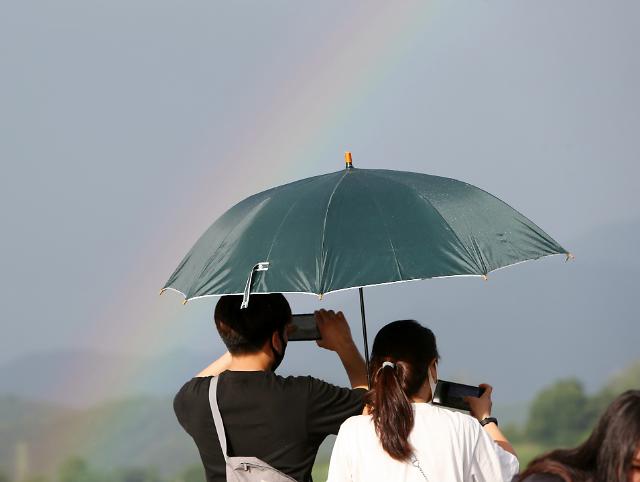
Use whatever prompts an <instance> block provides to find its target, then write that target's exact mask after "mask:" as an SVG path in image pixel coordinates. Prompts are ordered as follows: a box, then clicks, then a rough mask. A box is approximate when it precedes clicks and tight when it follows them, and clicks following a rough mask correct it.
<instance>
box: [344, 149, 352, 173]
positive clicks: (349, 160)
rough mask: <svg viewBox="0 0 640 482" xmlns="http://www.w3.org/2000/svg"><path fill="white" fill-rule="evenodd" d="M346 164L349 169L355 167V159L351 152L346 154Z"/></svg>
mask: <svg viewBox="0 0 640 482" xmlns="http://www.w3.org/2000/svg"><path fill="white" fill-rule="evenodd" d="M344 163H345V164H346V167H347V169H349V168H351V167H353V159H352V157H351V153H350V152H349V151H347V152H345V153H344Z"/></svg>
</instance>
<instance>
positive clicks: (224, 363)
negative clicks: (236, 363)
mask: <svg viewBox="0 0 640 482" xmlns="http://www.w3.org/2000/svg"><path fill="white" fill-rule="evenodd" d="M230 364H231V354H230V353H229V352H226V353H225V354H224V355H222V356H221V357H220V358H218V359H217V360H216V361H214V362H213V363H212V364H211V365H209V366H208V367H207V368H205V369H204V370H202V371H201V372H200V373H198V374H197V375H196V377H211V376H218V375H220V374H221V373H222V372H223V371H225V370H226V369H227V368H229V365H230Z"/></svg>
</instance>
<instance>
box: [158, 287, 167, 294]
mask: <svg viewBox="0 0 640 482" xmlns="http://www.w3.org/2000/svg"><path fill="white" fill-rule="evenodd" d="M166 289H167V288H162V289H161V290H160V293H158V296H160V295H161V294H162V293H164V290H166Z"/></svg>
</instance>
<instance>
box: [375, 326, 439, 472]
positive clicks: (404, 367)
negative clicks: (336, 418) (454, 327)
mask: <svg viewBox="0 0 640 482" xmlns="http://www.w3.org/2000/svg"><path fill="white" fill-rule="evenodd" d="M438 358H439V356H438V349H437V347H436V338H435V336H434V335H433V332H432V331H431V330H430V329H429V328H425V327H424V326H422V325H421V324H420V323H418V322H417V321H415V320H399V321H394V322H392V323H389V324H388V325H386V326H384V327H383V328H382V329H381V330H380V331H379V332H378V334H377V335H376V338H375V340H374V341H373V348H372V349H371V367H370V371H371V380H372V386H371V390H369V393H367V405H368V406H369V408H370V413H371V416H372V417H373V422H374V426H375V429H376V433H377V435H378V438H379V439H380V442H381V444H382V448H383V449H384V450H385V451H386V452H387V453H388V454H389V455H390V456H391V457H392V458H394V459H396V460H400V461H406V460H409V458H410V457H411V453H412V451H413V449H412V447H411V445H410V444H409V434H410V433H411V430H412V429H413V422H414V418H413V407H412V406H411V397H412V396H413V395H415V394H416V393H417V392H418V391H419V390H420V387H421V386H422V385H423V384H424V383H425V380H426V379H427V372H428V367H429V365H430V364H431V362H433V360H437V359H438ZM384 362H390V363H392V364H393V365H390V364H385V363H384ZM383 364H384V366H383Z"/></svg>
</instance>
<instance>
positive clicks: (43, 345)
mask: <svg viewBox="0 0 640 482" xmlns="http://www.w3.org/2000/svg"><path fill="white" fill-rule="evenodd" d="M638 45H640V4H639V3H638V2H636V1H633V0H629V1H623V0H616V1H612V2H603V1H601V2H597V1H584V0H573V1H564V2H555V1H550V0H547V1H536V2H531V1H530V2H524V1H517V2H513V1H506V0H504V1H493V0H487V1H460V2H446V1H444V0H442V1H431V2H428V1H421V2H418V1H415V2H414V1H407V2H401V3H400V4H397V3H390V2H377V1H367V2H347V3H345V2H338V1H325V2H320V3H318V2H315V3H311V2H304V3H300V2H293V1H278V2H262V1H246V2H211V1H206V2H205V1H191V2H178V1H165V0H161V1H153V2H151V1H147V0H140V1H127V2H124V1H109V2H103V1H85V0H60V1H56V2H46V1H34V0H21V1H13V2H10V1H0V162H2V171H1V172H2V176H1V177H0V213H1V219H2V237H1V238H0V239H1V241H0V243H1V244H0V246H1V251H0V256H1V258H0V261H1V264H2V274H3V276H2V280H0V296H1V297H2V307H3V309H2V314H1V315H0V319H1V320H2V332H3V335H2V337H1V339H0V362H2V361H7V360H10V359H12V358H16V357H19V356H23V355H28V354H30V353H34V352H41V351H44V350H59V349H69V348H79V347H89V348H92V349H93V348H95V349H101V350H106V351H116V352H126V353H131V352H140V353H143V354H145V355H152V356H155V355H160V354H162V353H165V352H169V351H171V350H175V349H182V348H188V349H190V350H195V351H204V350H207V349H208V350H210V351H211V352H212V353H216V351H217V350H219V349H220V345H219V343H218V341H217V340H216V338H215V335H214V334H213V333H212V331H211V324H210V312H211V309H212V306H213V302H212V301H210V300H209V301H202V302H199V303H195V302H194V303H193V304H191V303H190V304H188V305H187V306H186V307H183V306H182V305H181V303H180V300H179V299H178V297H176V296H175V295H173V294H167V295H165V296H163V297H161V298H159V297H158V296H157V291H158V289H159V288H160V287H161V286H162V285H163V283H164V281H165V280H166V278H167V277H168V275H169V274H170V273H171V271H172V270H173V269H174V267H175V266H176V264H177V263H178V261H179V260H180V259H181V257H182V256H183V255H184V253H185V252H186V251H187V250H188V249H189V248H190V247H191V245H192V244H193V242H195V240H196V239H197V237H198V236H199V235H200V234H201V233H202V232H203V231H204V230H205V229H206V227H208V225H209V224H210V223H211V222H212V221H213V220H214V219H215V218H216V217H217V216H218V215H219V214H221V213H222V212H223V211H224V210H225V209H227V208H228V207H230V206H231V205H232V204H234V203H235V202H237V201H239V200H240V199H242V198H243V197H245V196H247V195H249V194H251V193H253V192H255V191H258V190H262V189H265V188H267V187H270V186H272V185H277V184H282V183H285V182H288V181H291V180H293V179H297V178H301V177H307V176H311V175H315V174H318V173H322V172H326V171H332V170H336V169H340V168H341V167H342V155H343V152H344V151H345V150H351V151H353V153H354V162H355V163H356V165H357V166H359V167H376V168H389V169H400V170H413V171H420V172H427V173H432V174H438V175H443V176H448V177H454V178H458V179H462V180H465V181H467V182H470V183H472V184H475V185H478V186H480V187H482V188H484V189H486V190H488V191H490V192H492V193H494V194H496V195H498V196H499V197H501V198H502V199H504V200H505V201H507V202H508V203H510V204H511V205H513V206H514V207H516V208H517V209H519V210H520V211H522V212H523V213H524V214H525V215H527V216H528V217H530V218H531V219H532V220H534V221H535V222H536V223H538V224H539V225H540V226H541V227H543V228H544V229H545V230H546V231H547V232H549V233H550V234H551V235H552V236H553V237H554V238H555V239H557V240H558V241H559V242H560V243H561V244H563V245H565V246H566V247H568V248H570V249H571V250H573V251H575V252H576V255H577V257H578V259H577V261H576V263H573V264H569V265H564V264H563V263H562V262H561V261H560V260H559V259H552V260H545V261H542V262H540V263H535V266H519V267H515V268H513V269H512V270H507V271H503V272H500V273H496V274H495V275H494V276H493V277H492V279H491V280H490V282H489V283H488V284H485V285H481V284H478V282H477V281H468V280H444V281H440V280H439V281H427V282H422V283H416V284H413V285H412V286H411V287H407V286H401V287H390V288H384V289H383V288H376V289H375V290H373V291H370V292H369V293H371V295H370V296H368V299H370V300H371V301H370V304H369V308H368V310H369V313H370V316H371V322H372V332H375V329H377V327H379V326H380V325H381V324H382V323H383V322H385V321H389V320H391V319H394V318H397V317H405V316H410V317H416V318H418V319H421V320H424V321H428V322H430V324H431V325H432V326H433V327H434V330H435V331H436V334H437V335H438V336H439V339H440V342H441V344H442V345H443V346H444V347H445V348H446V349H445V350H444V351H445V357H446V358H445V361H446V363H447V364H446V365H444V366H443V370H448V373H449V374H450V375H451V376H454V375H457V376H460V377H466V378H467V379H469V380H471V381H474V382H478V381H481V380H478V378H480V377H482V378H483V379H487V380H489V381H493V380H497V381H498V382H499V383H501V384H502V385H503V386H506V385H509V383H510V382H511V381H512V380H515V379H516V378H518V379H520V378H523V381H522V382H518V383H519V385H518V384H515V385H514V384H512V385H510V386H509V387H508V388H504V393H508V397H506V398H510V399H521V398H523V397H524V398H526V397H527V396H529V395H530V393H532V391H533V389H534V388H536V387H539V386H541V385H543V384H544V383H545V382H548V381H551V380H554V379H555V378H557V377H558V376H565V375H578V376H581V377H583V378H586V379H590V378H592V377H594V379H593V380H592V381H589V380H587V382H588V383H591V386H597V383H599V381H600V380H602V379H603V377H605V376H606V375H608V374H610V373H611V372H613V371H615V370H616V369H619V368H621V367H622V366H624V365H625V364H626V363H628V362H629V361H630V360H632V359H634V357H638V350H637V344H638V342H640V333H639V330H638V328H637V326H638V323H637V319H638V315H637V313H638V308H637V302H636V301H635V297H634V295H633V290H632V287H631V286H629V284H628V283H626V282H625V283H624V284H621V285H619V286H618V285H616V284H615V283H616V280H634V279H637V278H634V276H635V275H636V274H638V271H640V263H639V262H638V260H637V259H633V256H634V249H637V245H635V244H634V243H635V241H637V240H638V220H640V203H638V195H637V186H636V184H637V179H638V177H639V174H640V168H639V167H638V158H639V154H640V136H639V135H638V128H639V127H640V94H639V93H638V85H640V57H639V56H638V54H637V48H638ZM611 233H613V236H612V237H611V238H608V235H609V234H611ZM574 246H575V247H574ZM580 247H582V248H583V251H582V252H580V250H579V249H578V248H580ZM589 270H591V271H589ZM592 276H594V278H591V277H592ZM588 280H591V281H592V283H589V281H588ZM618 282H621V281H618ZM580 283H583V284H580ZM598 283H601V284H598ZM519 286H521V287H522V289H523V290H525V288H526V290H525V291H521V290H519V289H518V287H519ZM563 294H564V295H563ZM355 298H356V295H355V293H353V294H348V293H347V294H340V295H335V296H334V297H327V299H326V300H325V301H324V302H323V303H322V305H320V304H319V303H318V302H317V301H316V300H315V299H313V298H305V297H294V298H292V302H293V303H294V305H295V306H296V308H297V309H313V308H315V307H317V306H324V307H329V306H332V307H333V306H335V307H339V308H343V309H345V310H347V312H348V313H349V314H350V315H351V318H352V319H353V320H354V322H356V323H354V327H356V328H355V330H357V326H358V323H359V320H358V318H357V311H356V309H357V305H356V303H355V301H356V299H355ZM567 300H569V303H568V304H567V303H566V301H567ZM594 303H595V305H594ZM452 306H453V308H452ZM518 314H520V315H522V316H521V317H520V316H519V315H518ZM514 317H515V318H516V319H514ZM519 318H522V320H521V319H519ZM532 320H539V324H536V323H535V322H532ZM549 330H552V331H553V332H552V333H550V331H549ZM604 340H606V345H607V348H606V350H605V355H606V358H598V360H595V359H594V358H596V357H595V356H594V354H595V353H598V354H599V355H601V352H599V351H597V350H600V349H601V348H600V346H601V345H602V344H605V343H604ZM303 350H311V351H313V349H312V347H309V346H305V348H301V347H300V346H298V347H294V349H293V350H292V352H293V356H292V358H291V360H290V361H289V363H288V364H287V365H286V367H285V368H286V370H289V371H295V370H296V366H294V365H295V364H296V363H299V364H300V365H301V366H302V367H303V368H304V369H309V370H311V371H312V372H314V370H316V371H315V372H314V373H317V374H319V375H324V376H327V377H329V378H331V377H333V376H334V372H336V371H337V370H338V366H337V364H336V363H335V360H333V359H330V358H328V357H326V356H324V354H316V353H313V354H312V355H311V356H310V358H307V357H304V356H302V352H303ZM527 350H530V351H527ZM540 352H544V353H545V356H544V357H542V358H544V359H542V358H540V357H539V354H540ZM305 360H307V361H306V363H307V364H306V365H305ZM308 360H313V361H314V363H313V364H311V363H310V362H308ZM316 360H317V361H316ZM325 360H326V365H325ZM318 367H321V368H318ZM528 377H530V378H528ZM529 380H532V381H531V382H529ZM514 383H515V382H514Z"/></svg>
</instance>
